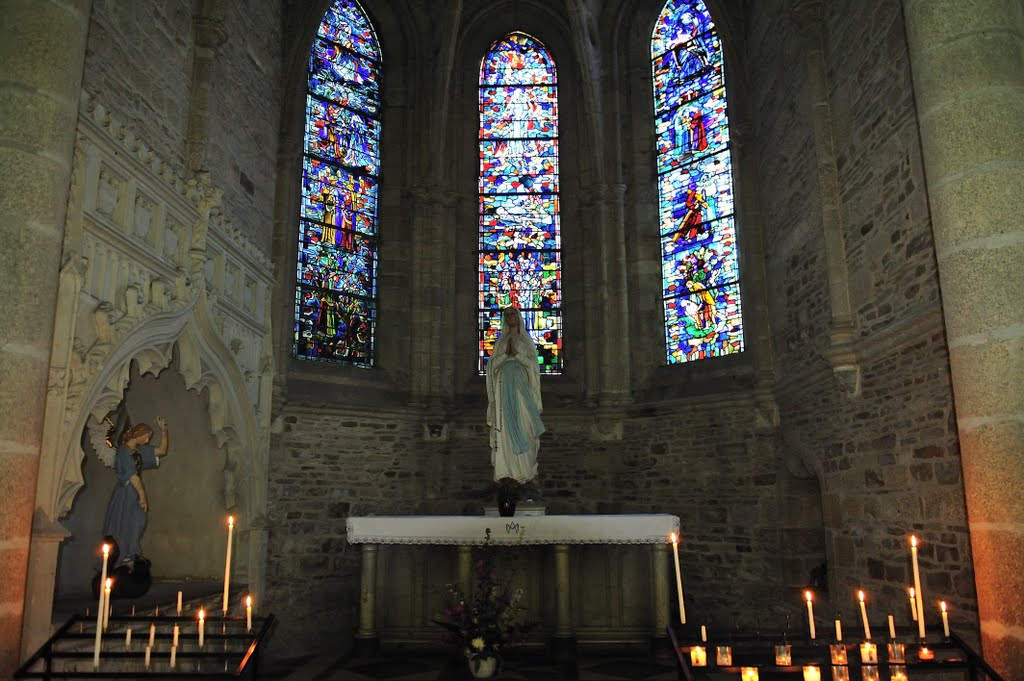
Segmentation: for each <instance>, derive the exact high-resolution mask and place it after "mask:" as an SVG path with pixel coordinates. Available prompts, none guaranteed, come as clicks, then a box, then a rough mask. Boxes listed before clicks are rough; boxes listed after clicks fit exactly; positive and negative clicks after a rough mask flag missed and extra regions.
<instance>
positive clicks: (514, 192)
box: [478, 33, 562, 374]
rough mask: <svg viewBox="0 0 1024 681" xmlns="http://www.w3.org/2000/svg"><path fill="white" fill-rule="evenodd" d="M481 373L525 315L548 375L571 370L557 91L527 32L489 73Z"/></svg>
mask: <svg viewBox="0 0 1024 681" xmlns="http://www.w3.org/2000/svg"><path fill="white" fill-rule="evenodd" d="M479 104H480V147H479V151H480V183H479V192H480V204H479V213H480V217H479V228H480V266H479V290H478V330H479V344H478V348H479V350H478V369H479V371H480V372H481V373H482V372H483V371H484V369H485V367H486V364H487V358H488V357H490V355H491V349H492V348H493V346H494V341H495V339H496V338H497V336H498V331H499V330H500V328H501V310H502V309H503V308H505V307H509V306H514V307H518V308H519V309H520V310H521V311H522V313H523V318H524V319H525V320H526V328H527V330H528V331H529V333H530V336H532V337H533V340H534V341H535V342H536V343H537V349H538V355H540V365H541V366H540V370H541V373H545V374H557V373H560V372H561V367H562V287H561V277H562V273H561V252H560V250H559V248H560V246H559V236H558V213H559V210H558V82H557V78H556V76H555V64H554V61H553V60H552V59H551V55H550V54H549V53H548V51H547V49H545V48H544V46H543V45H541V43H540V42H539V41H538V40H536V39H535V38H533V37H531V36H528V35H526V34H524V33H511V34H509V35H507V36H505V37H504V38H502V39H501V40H499V41H497V42H496V43H494V45H493V46H492V47H491V49H490V51H489V52H488V53H487V56H485V57H484V59H483V62H482V65H481V68H480V101H479Z"/></svg>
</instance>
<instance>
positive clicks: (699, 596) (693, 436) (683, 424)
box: [268, 397, 824, 650]
mask: <svg viewBox="0 0 1024 681" xmlns="http://www.w3.org/2000/svg"><path fill="white" fill-rule="evenodd" d="M478 407H479V405H474V406H473V407H471V408H470V407H466V408H465V409H464V410H462V411H461V412H460V413H458V414H455V415H453V416H452V418H451V419H450V420H449V422H448V439H447V440H443V439H438V440H431V439H429V437H427V438H425V437H424V433H423V430H422V428H423V424H422V423H421V420H420V417H419V416H418V414H416V413H412V412H410V411H408V410H406V411H403V410H396V411H392V412H377V413H373V414H370V413H357V412H356V411H353V410H347V412H346V411H343V410H340V409H332V410H326V409H319V408H302V407H298V406H293V407H290V408H288V409H286V411H285V414H284V416H283V419H282V422H281V425H280V428H278V430H279V431H280V432H277V433H275V435H274V439H273V442H272V455H271V471H270V480H269V498H270V504H269V508H270V522H271V527H272V529H271V536H270V555H269V565H268V591H269V593H268V601H269V603H268V605H269V607H270V608H271V609H272V610H273V611H274V612H275V613H276V614H277V615H278V616H279V617H280V618H281V620H282V622H281V626H280V630H279V632H278V634H276V635H275V647H276V646H278V645H280V646H281V649H288V650H296V648H294V647H293V646H299V647H300V648H301V649H308V650H312V649H315V647H316V646H318V645H326V644H330V645H338V642H339V641H341V642H348V641H351V635H352V633H353V631H354V628H355V625H356V621H357V619H356V618H357V614H358V613H357V604H358V597H359V565H360V562H359V561H360V553H359V547H357V546H350V545H348V544H347V543H346V541H345V521H346V519H347V517H348V516H349V515H366V514H413V513H415V514H472V515H476V514H479V513H480V512H481V509H482V506H483V505H484V504H485V503H490V502H491V501H492V500H493V495H492V488H491V473H492V470H491V467H490V461H489V449H488V433H487V429H486V426H485V425H484V423H483V412H482V411H481V410H480V409H479V408H478ZM619 416H621V417H622V426H623V437H622V439H621V440H612V441H597V440H594V439H592V438H591V430H592V425H593V424H594V422H595V421H594V415H593V414H591V413H589V412H584V411H581V410H575V409H557V408H556V409H553V410H548V411H547V412H545V416H544V418H545V425H546V426H547V433H546V434H545V435H544V436H543V438H542V444H541V453H540V471H541V477H542V480H543V487H544V501H545V503H546V504H547V507H548V513H550V514H574V513H581V514H592V513H672V514H678V515H679V516H680V518H681V527H682V531H683V534H684V542H683V546H682V561H683V566H684V567H683V571H684V578H685V579H686V583H687V585H688V587H687V588H688V592H689V593H690V599H691V600H690V603H691V604H692V605H691V607H692V608H693V611H694V612H695V613H699V614H700V615H701V616H702V617H705V618H709V620H710V621H712V622H716V623H720V624H721V625H722V626H729V627H732V626H733V625H734V623H735V622H736V621H737V620H739V621H743V616H744V615H743V613H744V612H745V613H749V612H752V610H751V609H750V608H748V607H745V606H746V605H749V604H750V603H758V604H761V605H763V607H764V608H767V609H774V610H775V611H776V612H779V609H780V607H781V608H783V609H784V603H785V602H786V600H787V599H786V598H783V597H781V596H780V594H786V593H790V592H791V591H792V590H793V589H795V588H798V587H799V586H800V585H802V584H805V583H806V579H807V575H808V572H809V570H810V569H811V568H812V567H814V566H815V565H817V564H820V563H821V562H822V560H823V556H824V545H823V541H822V537H821V519H820V507H819V505H818V492H817V486H816V484H815V483H814V481H813V480H812V481H807V480H803V481H801V480H798V479H795V478H793V476H791V475H790V474H789V473H787V471H786V469H785V467H784V465H783V463H782V461H781V460H780V458H779V456H778V454H777V451H776V447H775V438H774V426H773V425H772V423H771V419H770V416H768V415H767V414H765V413H763V412H762V411H760V410H759V409H758V408H757V407H756V406H755V404H754V402H753V400H751V399H750V398H748V397H736V398H732V399H729V398H725V399H718V400H717V401H715V402H714V403H709V402H703V403H701V402H694V403H692V404H688V405H677V406H675V407H671V408H668V407H662V408H658V409H655V408H651V409H643V410H635V411H631V412H622V413H621V414H619ZM612 417H613V418H614V415H613V416H612ZM808 517H809V518H810V521H809V522H808V521H807V518H808ZM780 547H786V550H785V551H780V550H779V549H780ZM792 603H793V613H792V614H794V615H795V614H797V608H798V607H799V600H798V599H793V600H792ZM783 621H784V620H783V617H782V613H781V612H779V616H778V627H779V628H781V627H782V626H783V624H782V623H783ZM745 623H746V624H747V625H750V626H753V624H754V623H753V622H745Z"/></svg>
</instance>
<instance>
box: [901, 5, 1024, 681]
mask: <svg viewBox="0 0 1024 681" xmlns="http://www.w3.org/2000/svg"><path fill="white" fill-rule="evenodd" d="M903 8H904V15H905V21H906V28H907V39H908V44H909V48H910V62H911V67H912V70H913V78H914V94H915V98H916V101H917V116H918V123H919V125H920V130H921V149H922V154H923V157H924V164H925V176H926V178H927V181H928V201H929V206H930V208H931V219H932V230H933V232H934V235H935V252H936V258H937V260H938V267H939V284H940V287H941V291H942V308H943V315H944V317H945V322H946V337H947V343H948V345H949V362H950V368H951V370H952V379H953V394H954V397H955V402H956V412H957V428H958V430H959V434H960V450H961V460H962V464H963V471H964V491H965V494H966V500H967V517H968V521H969V523H970V532H971V550H972V552H973V554H974V574H975V580H976V585H977V592H978V614H979V619H980V621H981V639H982V653H983V655H984V656H985V658H986V660H988V662H989V663H990V664H991V665H992V666H993V667H994V668H995V669H996V671H998V672H999V673H1000V674H1002V676H1003V678H1007V679H1020V678H1024V655H1021V654H1020V651H1021V650H1024V571H1021V570H1020V567H1019V565H1018V564H1017V563H1018V562H1019V559H1020V557H1021V556H1024V496H1022V495H1021V493H1020V490H1021V489H1022V488H1024V462H1022V459H1021V454H1022V452H1024V390H1022V388H1021V386H1024V285H1022V282H1024V276H1022V271H1024V267H1022V263H1024V225H1022V222H1021V216H1022V215H1024V191H1022V189H1021V188H1022V187H1024V68H1022V64H1024V38H1022V36H1024V17H1022V6H1021V3H1020V1H1019V0H975V1H974V2H970V3H962V2H958V1H957V0H928V1H927V2H923V1H920V0H904V1H903ZM925 555H927V553H926V554H925ZM933 592H934V591H933Z"/></svg>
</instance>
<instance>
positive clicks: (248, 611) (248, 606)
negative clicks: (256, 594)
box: [245, 596, 252, 631]
mask: <svg viewBox="0 0 1024 681" xmlns="http://www.w3.org/2000/svg"><path fill="white" fill-rule="evenodd" d="M245 630H246V631H252V596H246V597H245Z"/></svg>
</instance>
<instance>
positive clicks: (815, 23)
mask: <svg viewBox="0 0 1024 681" xmlns="http://www.w3.org/2000/svg"><path fill="white" fill-rule="evenodd" d="M792 16H793V19H794V21H795V22H796V24H797V25H798V26H799V28H800V33H801V36H802V38H803V41H804V48H805V52H806V58H807V84H808V86H809V88H810V91H811V124H812V126H813V128H814V155H815V159H816V161H817V170H818V194H819V198H820V200H821V227H822V236H823V238H824V243H825V261H826V263H827V264H828V293H829V306H830V308H831V313H832V322H831V325H830V328H829V348H828V350H827V351H826V352H825V353H824V356H825V359H826V360H828V362H829V364H831V365H832V371H833V373H834V374H835V376H836V378H837V379H838V380H839V381H840V383H841V384H842V385H844V386H845V387H846V388H847V390H848V391H849V392H850V393H852V394H854V395H856V394H859V393H860V366H859V364H858V363H857V356H856V354H855V352H854V348H853V345H854V343H855V341H856V340H857V325H856V318H855V316H854V313H853V305H852V304H851V302H850V276H849V270H848V268H847V264H846V237H845V234H844V227H843V208H842V203H843V201H842V196H841V195H840V185H839V165H838V156H837V154H836V141H835V131H834V127H833V125H832V104H831V102H830V101H829V82H828V65H827V63H826V62H825V35H826V32H827V26H826V24H825V2H824V0H795V1H794V3H793V13H792Z"/></svg>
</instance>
